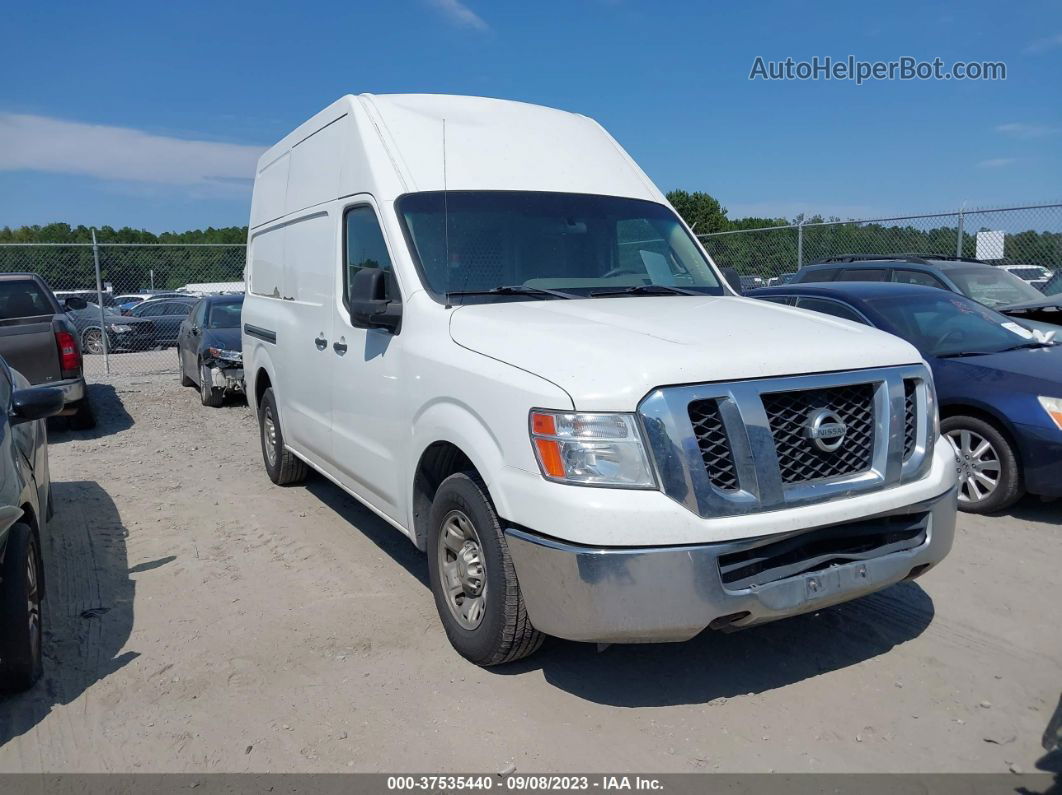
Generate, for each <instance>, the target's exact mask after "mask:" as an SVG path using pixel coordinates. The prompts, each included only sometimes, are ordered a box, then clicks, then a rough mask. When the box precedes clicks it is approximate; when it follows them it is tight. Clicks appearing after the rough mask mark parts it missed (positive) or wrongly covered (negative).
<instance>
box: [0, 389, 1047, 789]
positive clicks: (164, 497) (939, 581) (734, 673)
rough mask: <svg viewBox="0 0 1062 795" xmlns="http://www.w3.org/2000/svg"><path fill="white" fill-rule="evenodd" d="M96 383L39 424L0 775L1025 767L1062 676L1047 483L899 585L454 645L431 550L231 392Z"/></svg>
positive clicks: (0, 725) (976, 526) (971, 528)
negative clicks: (278, 464)
mask: <svg viewBox="0 0 1062 795" xmlns="http://www.w3.org/2000/svg"><path fill="white" fill-rule="evenodd" d="M175 380H176V379H175V377H173V376H151V377H133V376H123V377H121V378H115V379H113V380H112V381H111V382H110V383H98V384H94V385H93V387H92V397H93V399H94V401H95V403H96V405H97V407H98V412H99V414H100V419H101V423H100V427H99V428H98V429H97V430H96V431H93V432H84V433H69V432H64V433H57V434H53V435H52V439H51V442H52V444H51V456H52V458H51V460H52V474H53V480H54V490H55V492H54V493H55V506H56V516H55V519H54V520H53V522H52V523H51V526H50V528H49V531H48V534H47V537H46V538H45V540H44V554H45V557H46V566H47V583H48V588H49V592H48V602H47V605H46V608H47V614H46V617H47V621H48V622H49V623H48V634H47V637H46V644H45V653H46V655H47V657H46V660H45V678H44V680H43V681H42V682H40V683H39V684H38V686H37V687H36V688H34V689H33V690H32V691H31V692H29V693H27V694H23V695H20V696H16V697H9V698H6V699H4V700H0V770H2V771H5V772H14V771H25V772H38V771H82V772H84V771H140V772H175V771H182V772H220V771H256V772H267V771H273V772H304V771H321V772H324V771H344V772H345V771H350V770H356V771H399V772H408V771H414V770H415V771H423V772H453V771H463V772H485V773H492V772H499V771H501V770H503V769H506V768H510V767H511V766H515V768H516V769H517V770H519V771H522V772H529V771H600V772H623V771H645V772H664V771H676V772H682V771H737V772H745V771H768V770H774V771H794V772H796V771H816V772H823V771H901V770H908V771H924V772H935V771H991V772H1004V771H1006V770H1008V769H1011V768H1013V769H1016V770H1019V769H1020V770H1024V771H1031V770H1033V769H1034V766H1035V763H1036V760H1037V759H1038V758H1039V757H1041V756H1042V753H1043V752H1042V751H1041V749H1040V747H1039V738H1040V735H1041V732H1042V731H1043V729H1044V726H1045V725H1046V723H1047V720H1048V717H1049V715H1050V713H1051V711H1052V709H1053V708H1054V705H1055V703H1056V702H1057V700H1058V697H1059V691H1060V689H1062V624H1060V622H1059V610H1058V608H1059V605H1060V604H1062V593H1060V585H1059V569H1060V564H1062V502H1056V503H1054V504H1042V503H1040V502H1038V501H1035V500H1032V499H1029V500H1026V501H1024V502H1023V503H1021V504H1020V505H1019V506H1018V507H1016V508H1015V509H1014V510H1013V511H1011V512H1010V514H1009V515H1007V516H1004V517H994V518H978V517H969V516H962V517H961V518H960V526H959V532H958V536H957V539H956V543H955V548H954V551H953V552H952V554H951V556H950V557H949V559H947V560H946V561H945V562H944V563H943V564H942V565H941V566H940V567H939V568H938V569H936V570H934V571H932V572H930V573H929V574H928V575H927V576H925V577H924V578H922V579H920V580H918V581H917V582H916V583H906V584H901V585H898V586H895V587H893V588H891V589H889V590H887V591H885V592H883V593H880V594H877V595H874V596H871V597H869V598H866V599H863V600H861V601H858V602H854V603H850V604H847V605H842V606H840V607H837V608H833V609H828V610H824V611H822V612H820V613H817V614H814V615H808V616H804V617H800V618H795V619H790V620H788V621H784V622H779V623H776V624H772V625H767V626H764V627H760V628H755V629H751V630H748V631H745V632H741V633H736V634H732V635H720V634H707V633H706V634H703V635H702V636H700V637H698V638H696V639H695V640H693V641H691V642H689V643H685V644H680V645H655V646H613V647H610V648H608V649H606V650H604V651H601V652H599V651H598V650H597V648H596V647H595V646H592V645H583V644H575V643H567V642H561V641H553V642H550V643H548V644H547V646H546V647H545V648H544V649H543V650H542V651H541V652H540V653H539V654H538V655H536V656H535V657H533V658H531V659H529V660H526V661H523V662H520V663H517V664H514V665H510V666H508V667H502V668H497V669H491V670H482V669H479V668H476V667H475V666H472V665H470V664H468V663H466V662H465V661H464V660H462V659H461V658H460V657H458V656H457V655H456V654H455V653H454V652H453V651H452V650H451V649H450V647H449V645H448V644H447V642H446V638H445V636H444V635H443V632H442V629H441V628H440V625H439V622H438V620H437V617H436V614H435V606H434V603H433V602H432V599H431V595H430V593H429V591H428V588H427V575H426V567H425V562H424V559H423V557H422V556H421V555H420V553H418V552H417V551H416V550H415V549H414V548H413V546H412V545H411V544H410V543H409V542H408V541H407V540H406V539H405V538H404V537H402V536H401V535H400V534H398V533H397V532H396V531H394V530H393V529H392V528H390V527H389V526H387V525H385V524H384V523H383V522H382V521H380V520H379V519H377V518H375V517H374V516H373V515H372V514H370V513H369V512H368V511H367V510H365V509H364V508H362V507H360V506H359V505H358V503H357V502H356V501H355V500H353V499H352V498H350V497H348V496H347V495H346V494H344V493H343V492H342V491H341V490H340V489H338V488H337V487H335V486H333V485H332V484H330V483H328V482H326V481H325V480H323V479H322V478H319V477H314V478H312V479H311V480H310V481H309V482H308V484H307V485H306V486H302V487H292V488H278V487H276V486H273V485H272V484H271V483H270V482H269V480H268V479H267V477H266V475H265V472H264V470H263V467H262V463H261V459H260V453H259V447H258V442H257V425H256V422H255V419H254V417H253V416H252V415H251V412H250V410H249V409H248V407H247V406H246V404H245V403H242V402H234V403H232V404H231V405H228V406H226V407H225V408H222V409H216V410H213V409H206V408H203V407H202V406H200V405H199V398H198V395H197V393H196V391H195V390H193V389H182V388H180V387H178V385H177V384H176V382H175Z"/></svg>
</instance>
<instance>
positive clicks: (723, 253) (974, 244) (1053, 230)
mask: <svg viewBox="0 0 1062 795" xmlns="http://www.w3.org/2000/svg"><path fill="white" fill-rule="evenodd" d="M978 233H981V234H980V235H979V234H978ZM989 233H996V234H994V235H993V234H989ZM998 233H1002V234H1001V235H1000V234H998ZM697 237H698V238H700V240H701V242H702V243H703V244H704V246H705V248H706V249H707V250H708V253H709V254H711V255H712V258H713V259H714V260H715V261H716V263H717V264H718V265H719V266H720V267H724V268H726V267H730V268H734V269H735V270H736V271H737V272H738V273H739V274H740V275H741V277H742V281H743V283H744V284H745V285H746V287H751V286H762V285H764V284H767V283H768V282H770V281H772V280H777V279H779V278H781V277H783V276H784V275H785V274H789V273H794V272H795V271H797V270H799V269H800V268H801V267H803V266H804V265H808V264H811V263H813V262H817V261H820V260H822V259H825V258H826V257H836V256H840V255H843V254H899V253H919V254H929V255H934V254H935V255H937V256H951V257H955V256H961V257H970V258H974V259H985V260H986V261H987V262H990V263H992V264H1000V265H1003V264H1008V265H1009V264H1013V265H1018V264H1021V265H1040V266H1043V267H1045V268H1047V269H1048V270H1052V271H1053V270H1056V269H1058V268H1062V204H1036V205H1027V206H1024V207H1005V208H998V209H984V210H965V209H964V210H960V211H957V212H954V213H935V214H931V215H912V216H898V217H894V218H876V219H869V220H862V221H836V220H834V221H817V220H813V221H802V222H800V223H796V224H786V225H780V226H771V227H764V228H760V229H740V230H734V231H729V232H715V233H710V234H704V235H698V236H697ZM979 241H980V243H979Z"/></svg>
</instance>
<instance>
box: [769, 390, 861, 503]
mask: <svg viewBox="0 0 1062 795" xmlns="http://www.w3.org/2000/svg"><path fill="white" fill-rule="evenodd" d="M762 399H763V408H764V410H765V411H766V412H767V421H768V422H769V423H770V426H771V433H772V434H773V435H774V447H775V451H776V453H777V455H778V470H779V473H780V474H781V477H782V482H783V483H785V484H790V483H806V482H808V481H811V480H822V479H825V478H835V477H840V476H842V475H853V474H856V473H859V472H866V471H867V470H868V469H870V464H871V458H872V457H873V454H874V385H873V384H852V385H850V386H840V387H832V388H828V389H802V390H800V391H798V392H770V393H766V394H764V395H762ZM817 409H825V410H827V411H830V412H832V413H833V414H834V415H835V416H836V417H838V418H840V420H841V421H842V422H843V423H844V425H845V428H846V431H845V434H844V437H843V438H842V439H841V444H840V447H838V448H837V449H836V450H831V451H825V450H821V449H819V448H818V447H817V446H816V445H815V444H814V442H813V440H812V439H811V438H809V436H808V418H809V417H810V416H812V414H813V413H814V412H815V411H816V410H817Z"/></svg>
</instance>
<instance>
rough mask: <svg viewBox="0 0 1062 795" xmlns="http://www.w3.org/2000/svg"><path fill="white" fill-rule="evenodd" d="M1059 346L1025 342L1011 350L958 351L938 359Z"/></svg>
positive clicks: (1049, 343) (1012, 347) (1011, 347)
mask: <svg viewBox="0 0 1062 795" xmlns="http://www.w3.org/2000/svg"><path fill="white" fill-rule="evenodd" d="M1056 345H1058V343H1057V342H1023V343H1021V344H1020V345H1011V346H1010V347H1009V348H1000V349H999V350H998V351H956V352H955V353H944V354H941V355H939V356H937V358H938V359H958V358H959V357H961V356H991V355H993V354H995V353H1009V352H1010V351H1021V350H1025V349H1027V348H1053V347H1055V346H1056Z"/></svg>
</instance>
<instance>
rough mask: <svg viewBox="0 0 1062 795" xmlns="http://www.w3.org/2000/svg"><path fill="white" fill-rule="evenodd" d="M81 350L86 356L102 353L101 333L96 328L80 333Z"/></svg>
mask: <svg viewBox="0 0 1062 795" xmlns="http://www.w3.org/2000/svg"><path fill="white" fill-rule="evenodd" d="M81 350H82V351H83V352H84V353H88V354H97V355H98V354H101V353H103V332H102V331H100V330H99V329H98V328H87V329H85V330H84V331H83V332H82V333H81Z"/></svg>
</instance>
